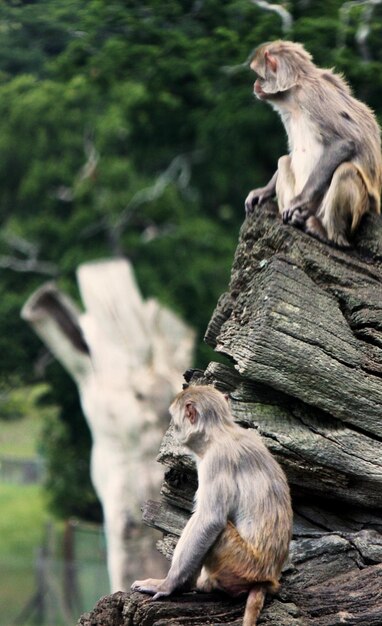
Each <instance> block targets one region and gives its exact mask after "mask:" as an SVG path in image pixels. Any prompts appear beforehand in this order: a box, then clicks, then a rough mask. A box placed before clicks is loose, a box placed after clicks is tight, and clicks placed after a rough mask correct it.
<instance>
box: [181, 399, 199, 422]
mask: <svg viewBox="0 0 382 626" xmlns="http://www.w3.org/2000/svg"><path fill="white" fill-rule="evenodd" d="M184 415H185V417H186V418H187V419H188V420H190V423H191V424H195V423H196V420H197V417H198V412H197V410H196V408H195V406H194V405H193V403H192V402H186V405H185V407H184Z"/></svg>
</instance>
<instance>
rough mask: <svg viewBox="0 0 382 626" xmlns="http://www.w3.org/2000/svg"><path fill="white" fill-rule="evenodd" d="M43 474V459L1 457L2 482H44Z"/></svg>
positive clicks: (28, 483)
mask: <svg viewBox="0 0 382 626" xmlns="http://www.w3.org/2000/svg"><path fill="white" fill-rule="evenodd" d="M43 475H44V464H43V461H42V459H39V458H35V459H20V458H14V457H10V456H6V457H1V458H0V482H4V483H15V484H18V485H30V484H33V483H40V482H42V478H43Z"/></svg>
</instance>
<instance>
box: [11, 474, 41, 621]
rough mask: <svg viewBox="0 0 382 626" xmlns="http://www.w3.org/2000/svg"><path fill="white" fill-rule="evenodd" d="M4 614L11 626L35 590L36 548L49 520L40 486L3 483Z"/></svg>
mask: <svg viewBox="0 0 382 626" xmlns="http://www.w3.org/2000/svg"><path fill="white" fill-rule="evenodd" d="M0 511H1V514H0V606H1V607H2V609H1V613H0V624H1V626H9V624H11V623H12V621H13V620H14V619H15V617H16V616H17V615H18V614H19V612H20V611H21V609H22V608H23V606H24V605H25V604H26V602H27V601H28V599H29V598H30V597H31V595H32V593H33V592H34V590H35V557H36V548H37V547H38V546H39V545H41V542H42V538H43V531H44V523H45V522H46V520H47V513H46V508H45V498H44V495H43V492H42V489H41V487H40V486H38V485H28V486H19V485H5V484H1V483H0Z"/></svg>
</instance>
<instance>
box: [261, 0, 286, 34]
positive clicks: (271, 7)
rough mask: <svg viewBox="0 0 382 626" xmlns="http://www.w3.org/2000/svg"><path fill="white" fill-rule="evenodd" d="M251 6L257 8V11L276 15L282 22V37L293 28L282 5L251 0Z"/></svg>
mask: <svg viewBox="0 0 382 626" xmlns="http://www.w3.org/2000/svg"><path fill="white" fill-rule="evenodd" d="M251 2H252V4H254V5H255V6H257V7H259V9H264V11H272V12H273V13H276V14H277V15H278V16H279V17H280V18H281V22H282V30H283V33H284V35H286V34H287V33H288V32H289V31H290V30H291V29H292V26H293V17H292V15H291V13H289V11H287V9H286V8H285V7H284V6H283V5H282V4H270V3H269V2H266V1H265V0H251Z"/></svg>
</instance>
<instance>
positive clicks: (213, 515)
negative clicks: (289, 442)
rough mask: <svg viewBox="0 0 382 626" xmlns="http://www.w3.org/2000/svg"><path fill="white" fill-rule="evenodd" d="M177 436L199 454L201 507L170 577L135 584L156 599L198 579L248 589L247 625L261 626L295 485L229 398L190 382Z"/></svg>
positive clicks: (176, 421) (285, 543)
mask: <svg viewBox="0 0 382 626" xmlns="http://www.w3.org/2000/svg"><path fill="white" fill-rule="evenodd" d="M170 414H171V416H172V423H173V428H174V434H175V436H176V438H177V439H178V441H179V443H180V444H182V445H183V446H185V447H186V448H187V449H188V451H189V452H190V453H191V454H192V455H193V456H194V458H195V460H196V465H197V472H198V489H197V492H196V496H195V506H194V510H193V513H192V516H191V517H190V519H189V520H188V522H187V524H186V526H185V528H184V530H183V532H182V534H181V537H180V539H179V541H178V543H177V546H176V548H175V551H174V554H173V558H172V562H171V566H170V569H169V572H168V574H167V576H166V578H165V579H163V580H158V579H151V578H150V579H148V580H142V581H136V582H134V583H133V585H132V589H133V590H135V591H141V592H144V593H148V594H151V595H154V600H156V599H158V598H160V597H162V596H168V595H170V594H171V593H172V592H173V591H174V590H176V589H182V588H184V587H185V585H186V584H187V582H189V581H190V579H192V578H193V577H194V580H196V589H197V590H198V591H202V592H211V591H213V590H215V589H216V590H220V591H223V592H226V593H228V594H229V595H231V596H234V597H236V596H239V595H241V594H248V595H247V600H246V607H245V613H244V621H243V626H256V623H257V617H258V615H259V613H260V611H261V609H262V607H263V603H264V599H265V595H266V593H267V591H270V592H275V591H277V589H278V587H279V578H280V575H281V569H282V566H283V564H284V562H285V560H286V558H287V555H288V550H289V542H290V539H291V528H292V507H291V497H290V492H289V487H288V483H287V480H286V477H285V474H284V472H283V470H282V469H281V467H280V465H279V464H278V463H277V461H276V460H275V459H274V457H273V456H272V455H271V453H270V452H269V450H268V449H267V447H266V446H265V444H264V443H263V441H262V439H261V437H260V435H259V434H258V433H257V432H256V431H255V430H253V429H249V430H247V429H244V428H242V427H240V426H239V425H237V424H236V423H235V422H234V419H233V415H232V412H231V410H230V406H229V403H228V399H227V397H226V396H224V394H222V393H221V392H220V391H218V390H217V389H215V388H214V387H212V386H209V385H200V386H189V387H187V388H186V389H185V390H183V391H181V392H180V393H179V394H178V395H177V396H176V398H175V400H174V401H173V403H172V404H171V406H170Z"/></svg>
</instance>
